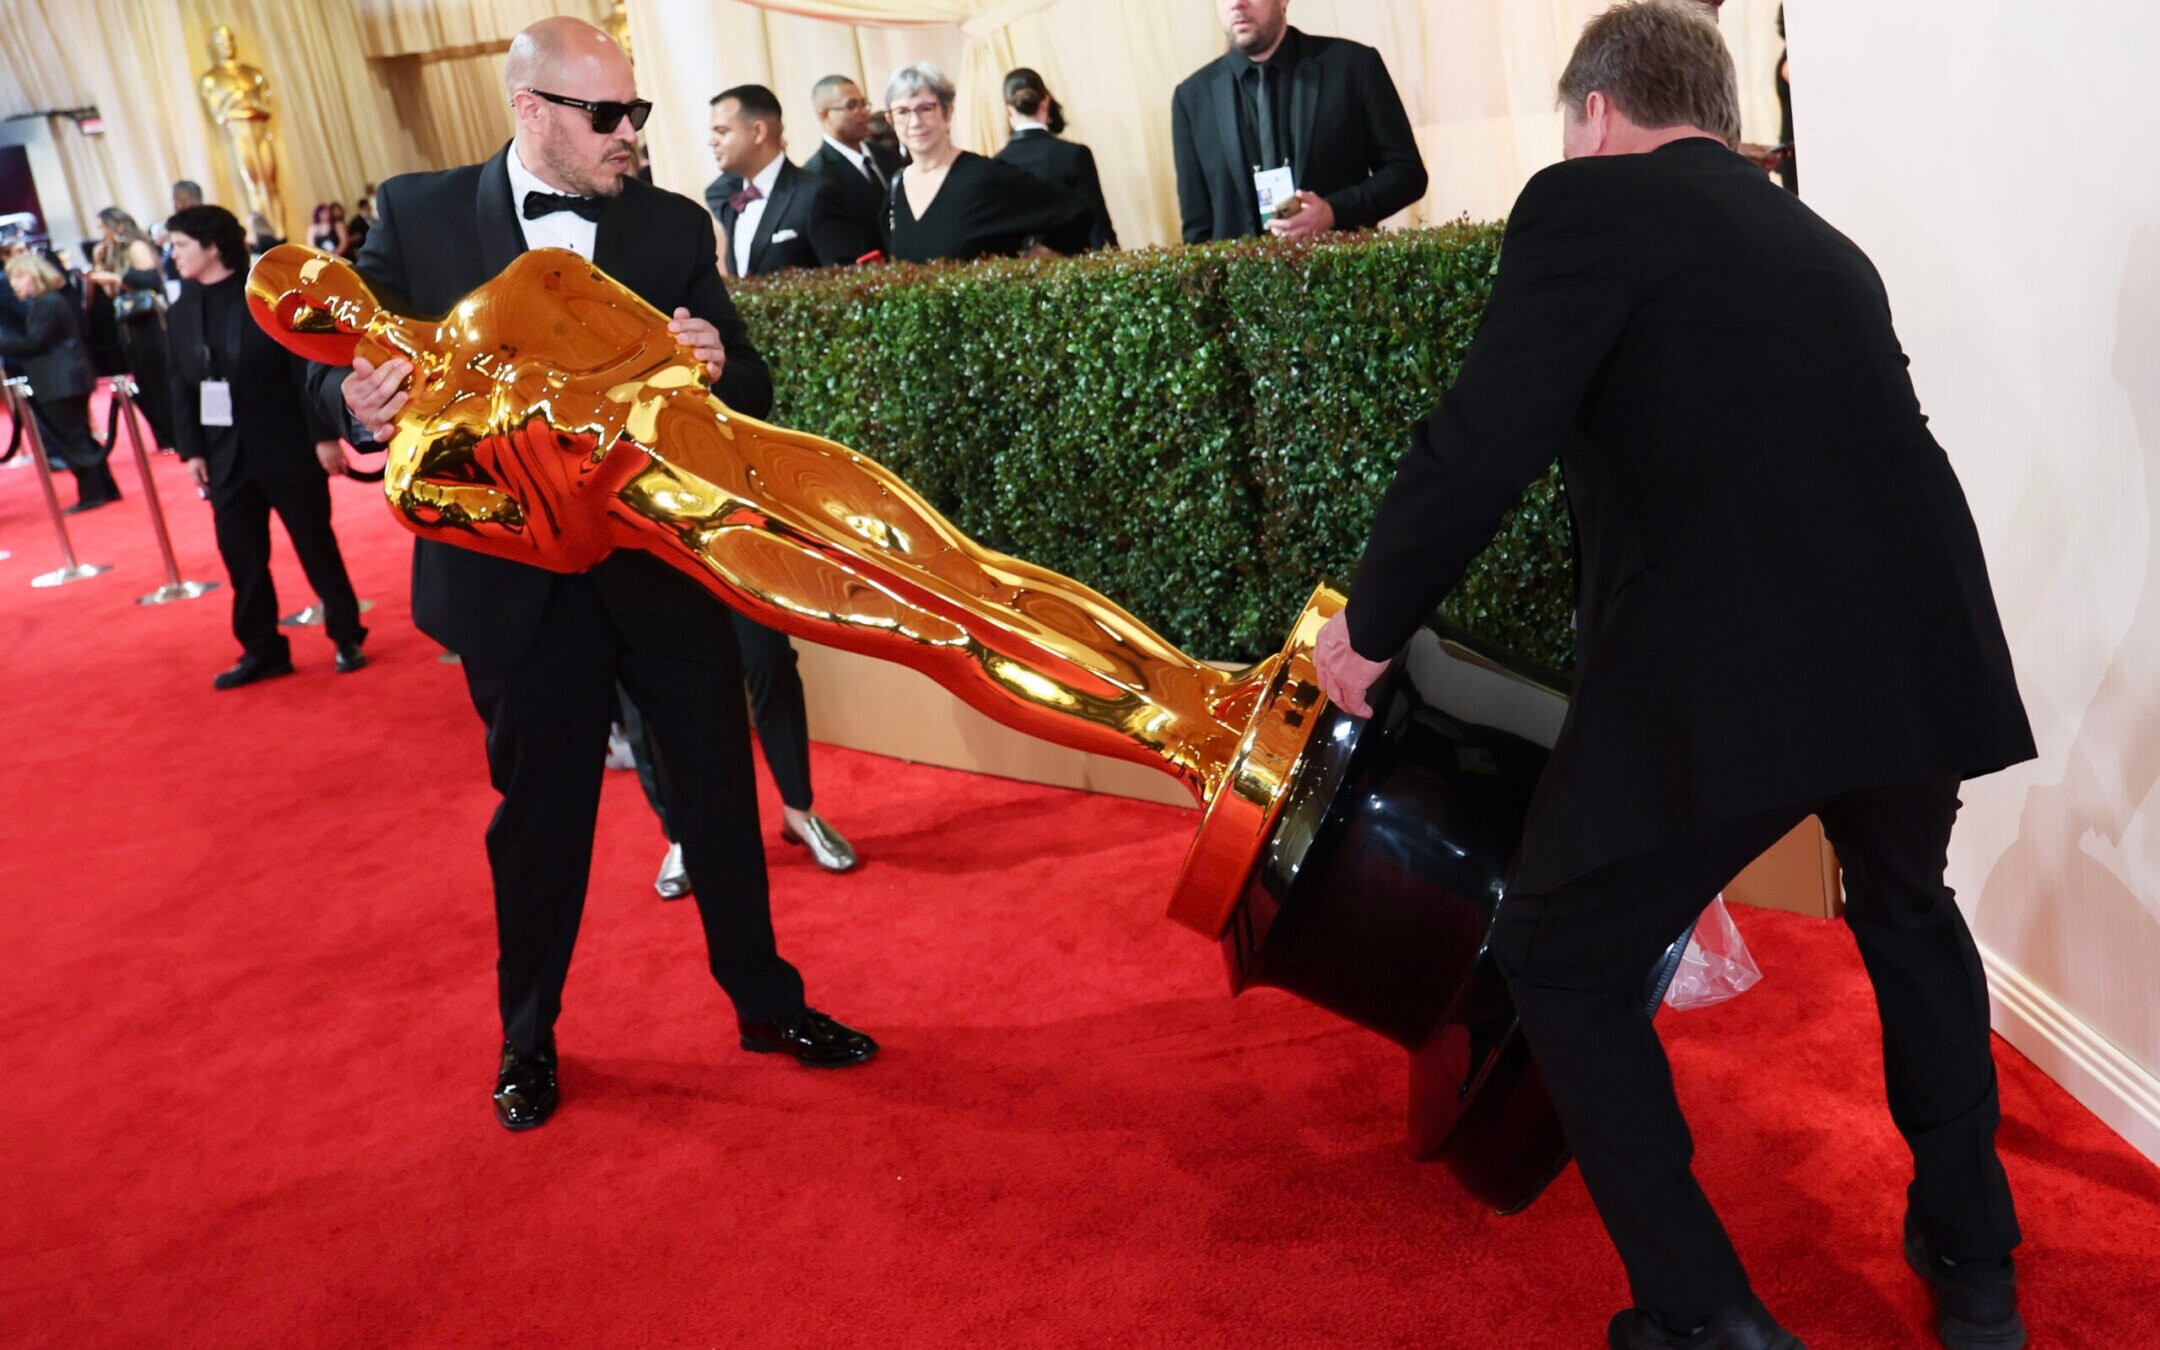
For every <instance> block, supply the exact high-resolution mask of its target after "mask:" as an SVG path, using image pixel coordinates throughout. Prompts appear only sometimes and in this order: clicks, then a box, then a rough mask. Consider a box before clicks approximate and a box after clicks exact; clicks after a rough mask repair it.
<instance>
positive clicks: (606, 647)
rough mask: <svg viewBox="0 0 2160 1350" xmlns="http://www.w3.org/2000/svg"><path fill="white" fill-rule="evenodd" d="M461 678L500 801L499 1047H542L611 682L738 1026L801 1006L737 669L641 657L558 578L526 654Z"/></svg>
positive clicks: (496, 834) (549, 1028)
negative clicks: (631, 710)
mask: <svg viewBox="0 0 2160 1350" xmlns="http://www.w3.org/2000/svg"><path fill="white" fill-rule="evenodd" d="M465 679H466V684H467V686H468V687H469V689H470V690H471V692H472V700H473V706H474V708H475V709H477V710H478V711H479V713H480V717H481V720H483V721H484V722H485V723H486V724H487V754H488V773H489V777H490V779H491V781H492V782H493V783H494V785H495V790H496V791H497V792H499V793H501V794H502V803H501V805H500V806H498V807H497V808H496V811H495V816H494V819H493V820H492V821H490V822H489V824H488V831H487V851H488V864H489V867H490V869H491V871H492V872H493V875H494V882H495V927H496V937H497V942H498V960H497V963H496V976H497V988H498V993H499V995H500V998H501V1002H502V1020H503V1039H504V1040H505V1041H507V1042H508V1043H509V1044H510V1045H511V1047H512V1048H514V1049H518V1050H524V1051H531V1050H538V1049H541V1048H543V1047H546V1046H549V1045H552V1044H553V1035H554V1027H555V1019H556V1017H557V1015H558V1014H560V1013H561V1011H562V991H563V981H564V979H565V978H566V977H567V976H568V974H569V971H570V953H571V949H572V947H573V946H574V945H575V944H576V942H577V931H578V922H579V919H580V918H581V917H582V915H583V913H584V909H585V885H586V878H587V877H588V876H589V875H590V873H591V871H592V849H593V823H594V820H595V818H596V816H597V815H598V813H599V809H600V782H601V777H602V775H603V774H604V773H605V772H606V770H605V765H604V760H605V758H606V753H607V734H608V724H609V723H610V722H611V721H612V720H613V719H614V714H615V706H616V697H617V695H616V689H617V686H618V684H619V685H620V687H621V688H622V689H623V690H624V691H627V693H628V694H629V696H630V698H631V699H632V700H633V701H634V702H635V703H636V704H637V706H638V708H639V710H640V711H641V712H642V713H643V714H644V717H645V720H646V723H647V726H648V728H649V731H650V734H651V736H652V738H653V740H654V742H655V743H656V744H657V745H658V746H659V747H660V749H661V752H662V753H663V754H664V755H665V756H666V759H667V764H668V767H669V769H670V770H671V772H670V773H669V775H668V785H667V793H668V799H667V818H668V820H669V821H670V822H672V823H673V824H674V825H675V826H676V827H677V829H678V830H679V839H680V842H681V843H682V846H683V861H684V864H685V865H686V866H687V867H688V869H689V872H690V877H691V882H692V885H693V888H694V890H695V894H696V896H697V907H698V915H699V918H700V919H701V920H702V922H703V925H704V929H705V947H706V954H707V956H708V958H709V961H710V965H711V969H712V973H713V977H714V978H715V979H716V980H718V981H719V982H720V986H721V988H722V989H724V990H726V991H727V994H728V997H729V998H730V999H731V1000H733V1002H734V1004H735V1011H736V1013H737V1015H738V1016H740V1017H743V1018H745V1019H748V1020H753V1021H762V1020H767V1019H772V1018H781V1017H787V1016H791V1015H793V1014H794V1013H796V1012H798V1011H800V1010H801V1008H802V1006H803V989H802V977H801V976H800V975H799V974H797V973H796V970H795V968H794V967H793V966H791V965H789V964H788V963H787V962H786V961H785V960H783V959H782V958H781V956H780V954H779V951H778V948H777V946H776V944H775V942H774V939H773V927H772V907H771V901H770V897H769V894H768V892H767V888H766V882H765V859H764V854H763V852H762V851H761V848H760V842H759V839H758V816H757V791H756V786H755V783H754V781H753V780H752V778H751V768H750V745H749V740H750V736H749V727H748V725H747V719H746V717H745V716H744V713H743V700H742V696H741V694H740V693H739V692H737V691H738V690H739V689H740V688H741V683H740V682H741V679H742V672H741V668H740V666H739V665H738V664H736V663H735V662H734V661H729V662H728V663H726V664H725V665H724V666H721V667H717V668H716V667H714V666H710V665H703V664H699V663H696V662H692V661H685V660H682V659H680V658H676V657H666V656H660V655H656V654H654V653H651V652H647V651H641V650H639V649H638V647H637V645H636V644H635V643H634V642H632V641H631V640H630V639H628V638H627V637H625V635H624V634H623V632H622V631H621V630H620V629H619V628H618V627H617V626H616V624H615V623H614V621H613V620H612V619H610V618H609V616H608V613H607V609H606V607H605V606H604V605H603V604H602V602H601V599H600V596H599V593H598V591H597V589H596V588H595V587H594V585H593V584H592V582H591V580H590V579H589V578H587V577H584V576H566V577H557V578H554V584H553V585H552V587H551V588H550V591H549V595H548V599H547V606H546V609H545V611H544V612H543V614H542V616H541V619H540V627H539V631H538V633H537V634H536V635H535V637H534V640H533V642H532V644H531V646H530V647H529V648H527V650H526V652H525V654H524V655H523V656H521V657H520V658H519V659H518V660H517V661H516V662H514V663H512V664H510V665H507V666H494V665H488V664H485V663H483V662H480V661H477V660H475V659H474V658H473V657H471V656H467V657H466V658H465Z"/></svg>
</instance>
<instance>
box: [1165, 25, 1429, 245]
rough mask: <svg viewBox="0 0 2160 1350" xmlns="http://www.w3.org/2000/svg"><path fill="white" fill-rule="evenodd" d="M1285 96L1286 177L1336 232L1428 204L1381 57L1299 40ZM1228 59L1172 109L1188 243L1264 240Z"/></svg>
mask: <svg viewBox="0 0 2160 1350" xmlns="http://www.w3.org/2000/svg"><path fill="white" fill-rule="evenodd" d="M1291 31H1292V32H1293V33H1296V34H1297V41H1298V44H1299V55H1298V63H1297V69H1296V71H1295V72H1294V73H1293V75H1292V77H1291V87H1290V168H1291V170H1292V172H1293V173H1294V175H1295V176H1296V178H1297V185H1298V187H1300V188H1301V189H1303V190H1305V191H1307V192H1310V193H1313V194H1314V195H1316V196H1319V197H1324V198H1326V199H1327V204H1328V205H1329V206H1331V207H1333V208H1335V224H1336V228H1337V229H1343V230H1358V229H1363V228H1365V227H1366V226H1368V225H1377V224H1379V223H1380V222H1381V221H1383V220H1386V219H1387V218H1388V217H1389V216H1392V215H1394V214H1395V213H1396V212H1397V211H1400V210H1402V209H1403V208H1404V207H1406V206H1409V205H1410V204H1411V203H1413V202H1415V201H1417V200H1418V199H1419V198H1420V197H1423V196H1424V195H1425V185H1426V178H1425V160H1424V158H1423V157H1422V156H1420V155H1419V154H1418V148H1417V137H1416V135H1415V134H1414V133H1412V131H1411V130H1410V116H1409V114H1408V113H1405V112H1404V111H1403V105H1402V98H1401V96H1400V95H1398V94H1397V93H1396V92H1395V81H1394V80H1393V79H1391V78H1390V77H1389V75H1388V69H1387V63H1386V62H1385V61H1383V60H1381V59H1380V53H1378V52H1376V51H1374V50H1373V49H1372V48H1370V47H1367V46H1364V45H1362V44H1360V43H1356V42H1351V41H1348V40H1346V39H1343V38H1331V37H1314V36H1313V35H1311V34H1309V33H1297V30H1295V29H1292V30H1291ZM1250 64H1251V63H1250V62H1248V61H1247V60H1246V59H1245V58H1244V57H1243V56H1240V55H1239V54H1238V53H1236V52H1228V53H1225V54H1224V55H1223V56H1222V57H1221V59H1219V60H1216V61H1211V62H1209V63H1208V64H1207V65H1205V66H1202V67H1201V68H1200V69H1199V70H1197V71H1195V72H1194V73H1193V74H1192V75H1190V76H1188V77H1187V78H1186V80H1185V82H1184V83H1183V84H1180V85H1179V86H1178V87H1177V93H1176V94H1175V95H1174V96H1172V98H1171V102H1170V133H1171V143H1172V146H1173V148H1174V149H1175V151H1176V156H1177V190H1178V211H1179V214H1180V215H1182V216H1183V217H1184V228H1185V242H1186V243H1188V244H1197V243H1199V242H1201V241H1202V240H1206V239H1237V238H1242V237H1243V236H1245V235H1249V234H1259V233H1261V232H1262V225H1261V221H1260V212H1259V206H1258V204H1257V203H1256V202H1255V200H1254V195H1253V180H1252V165H1251V164H1249V163H1247V162H1246V160H1245V149H1244V142H1243V140H1242V138H1241V137H1240V136H1239V134H1238V90H1237V80H1238V74H1239V72H1241V71H1243V70H1245V69H1246V68H1247V67H1248V66H1249V65H1250Z"/></svg>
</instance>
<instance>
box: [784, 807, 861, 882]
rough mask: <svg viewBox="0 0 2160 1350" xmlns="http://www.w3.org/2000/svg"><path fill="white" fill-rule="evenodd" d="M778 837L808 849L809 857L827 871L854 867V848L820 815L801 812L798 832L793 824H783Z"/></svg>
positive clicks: (842, 870) (838, 870) (843, 870)
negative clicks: (801, 825)
mask: <svg viewBox="0 0 2160 1350" xmlns="http://www.w3.org/2000/svg"><path fill="white" fill-rule="evenodd" d="M780 837H781V838H782V839H785V840H786V841H787V842H789V843H791V844H795V845H799V846H800V847H803V848H807V849H809V850H810V857H811V858H812V860H814V861H815V862H816V863H817V865H818V866H820V867H822V868H824V869H825V870H826V871H828V872H847V871H852V870H853V869H854V867H855V849H854V846H853V845H851V844H849V843H848V841H847V840H846V839H844V838H842V837H841V834H840V831H838V830H836V829H834V828H833V827H832V826H831V825H830V824H828V823H827V822H826V821H825V819H824V818H823V817H822V816H817V815H813V814H811V813H809V812H807V811H806V812H804V813H803V827H802V830H801V831H800V832H799V833H798V832H797V831H796V829H795V827H794V826H793V825H787V824H783V825H781V827H780Z"/></svg>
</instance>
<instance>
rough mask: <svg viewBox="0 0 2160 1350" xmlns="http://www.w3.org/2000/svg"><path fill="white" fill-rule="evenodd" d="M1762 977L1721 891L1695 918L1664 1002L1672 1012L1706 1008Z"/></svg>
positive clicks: (1750, 985)
mask: <svg viewBox="0 0 2160 1350" xmlns="http://www.w3.org/2000/svg"><path fill="white" fill-rule="evenodd" d="M1761 978H1762V971H1760V970H1758V969H1756V966H1755V958H1754V957H1752V956H1750V955H1748V949H1747V943H1745V942H1742V941H1741V940H1740V930H1739V929H1738V928H1736V927H1734V926H1733V921H1732V915H1731V914H1730V913H1728V912H1727V911H1726V908H1725V897H1724V896H1722V895H1720V896H1719V897H1718V898H1717V899H1715V900H1712V901H1711V902H1710V907H1709V908H1708V909H1706V910H1704V911H1703V912H1702V918H1701V919H1699V920H1697V921H1696V924H1695V933H1694V936H1692V937H1690V938H1689V939H1688V945H1687V951H1686V952H1685V953H1684V954H1682V956H1681V957H1680V968H1679V969H1678V970H1677V971H1675V972H1673V978H1672V983H1671V984H1669V985H1667V986H1666V987H1665V1006H1666V1007H1668V1008H1671V1009H1672V1010H1673V1011H1675V1012H1686V1011H1687V1010H1688V1009H1690V1008H1707V1007H1709V1006H1710V1005H1711V1004H1713V1003H1723V1002H1724V1001H1725V1000H1726V999H1729V998H1738V997H1739V996H1740V995H1742V994H1744V993H1746V992H1747V991H1748V990H1749V989H1750V988H1752V987H1753V986H1754V984H1755V982H1756V981H1757V980H1759V979H1761Z"/></svg>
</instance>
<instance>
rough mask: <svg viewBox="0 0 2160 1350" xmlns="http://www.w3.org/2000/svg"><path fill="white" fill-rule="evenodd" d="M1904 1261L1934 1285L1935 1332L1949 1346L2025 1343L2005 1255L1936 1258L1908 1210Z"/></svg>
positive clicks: (1991, 1347)
mask: <svg viewBox="0 0 2160 1350" xmlns="http://www.w3.org/2000/svg"><path fill="white" fill-rule="evenodd" d="M1905 1264H1906V1265H1909V1266H1911V1267H1912V1268H1913V1273H1914V1274H1915V1275H1918V1276H1919V1277H1920V1278H1921V1279H1923V1280H1926V1281H1927V1282H1928V1285H1929V1287H1931V1288H1932V1289H1934V1291H1935V1335H1936V1337H1937V1339H1939V1340H1941V1341H1942V1343H1943V1344H1944V1345H1946V1346H1948V1347H1950V1350H2018V1347H2019V1346H2022V1345H2023V1344H2025V1319H2024V1318H2022V1317H2019V1316H2018V1298H2017V1267H2016V1265H2014V1264H2013V1263H2012V1262H2011V1260H2010V1258H2009V1257H2007V1256H2004V1257H1998V1258H1997V1259H1995V1260H1993V1261H1951V1260H1947V1259H1945V1258H1943V1257H1941V1256H1937V1255H1936V1254H1935V1249H1934V1247H1933V1245H1932V1244H1930V1243H1929V1242H1928V1240H1927V1235H1926V1234H1924V1233H1922V1232H1921V1231H1920V1225H1919V1224H1917V1223H1916V1222H1914V1220H1913V1216H1912V1211H1911V1210H1907V1211H1905Z"/></svg>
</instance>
